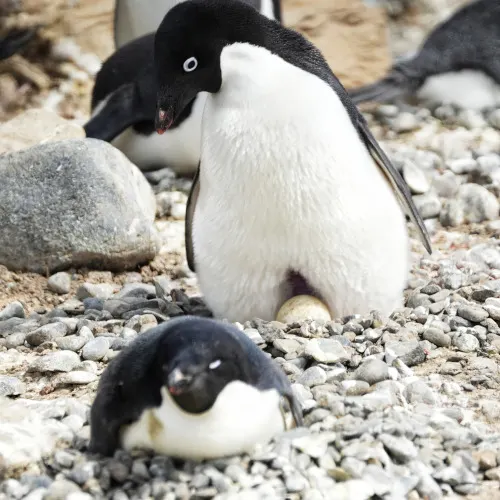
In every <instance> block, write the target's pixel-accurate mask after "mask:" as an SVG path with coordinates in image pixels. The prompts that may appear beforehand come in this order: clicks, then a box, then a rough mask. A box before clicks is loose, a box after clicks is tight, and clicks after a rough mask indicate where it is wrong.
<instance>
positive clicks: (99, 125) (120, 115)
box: [83, 82, 154, 142]
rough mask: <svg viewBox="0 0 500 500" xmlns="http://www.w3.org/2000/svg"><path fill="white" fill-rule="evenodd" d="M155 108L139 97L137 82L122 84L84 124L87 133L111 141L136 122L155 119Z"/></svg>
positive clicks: (88, 135)
mask: <svg viewBox="0 0 500 500" xmlns="http://www.w3.org/2000/svg"><path fill="white" fill-rule="evenodd" d="M153 117H154V109H149V106H144V104H143V102H142V101H141V100H140V99H139V98H138V91H137V84H136V82H130V83H126V84H124V85H122V86H121V87H120V88H118V89H117V90H115V91H114V92H113V93H112V94H111V95H110V96H108V97H107V98H106V102H105V104H104V106H103V107H102V108H101V109H100V110H99V111H98V112H97V113H95V115H94V116H92V118H90V120H89V121H88V122H87V123H86V124H85V125H84V127H83V128H84V130H85V134H86V136H87V137H91V138H93V139H101V140H102V141H107V142H110V141H112V140H113V139H114V138H115V137H117V136H118V135H120V134H121V133H122V132H123V131H124V130H126V129H127V128H129V127H130V126H132V125H134V124H135V123H138V122H141V121H146V120H151V121H153Z"/></svg>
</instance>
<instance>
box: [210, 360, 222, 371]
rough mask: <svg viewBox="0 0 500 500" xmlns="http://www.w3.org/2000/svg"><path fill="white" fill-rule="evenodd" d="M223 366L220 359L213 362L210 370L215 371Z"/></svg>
mask: <svg viewBox="0 0 500 500" xmlns="http://www.w3.org/2000/svg"><path fill="white" fill-rule="evenodd" d="M220 365H221V360H220V359H216V360H215V361H212V362H211V363H210V364H209V365H208V367H209V368H210V370H215V369H216V368H219V366H220Z"/></svg>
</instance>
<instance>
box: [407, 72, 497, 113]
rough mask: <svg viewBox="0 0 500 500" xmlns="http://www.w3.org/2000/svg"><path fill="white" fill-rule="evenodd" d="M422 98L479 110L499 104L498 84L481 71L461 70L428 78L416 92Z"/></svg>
mask: <svg viewBox="0 0 500 500" xmlns="http://www.w3.org/2000/svg"><path fill="white" fill-rule="evenodd" d="M417 97H418V98H419V99H422V100H426V101H430V102H434V103H443V104H453V105H455V106H458V107H460V108H464V109H475V110H481V109H484V108H489V107H495V106H497V105H498V104H500V85H498V84H497V83H496V82H495V80H493V78H491V77H490V76H488V75H486V74H485V73H483V72H482V71H476V70H462V71H457V72H450V73H442V74H440V75H435V76H432V77H430V78H428V79H427V80H426V81H425V83H424V84H423V85H422V87H421V88H420V89H419V91H418V92H417Z"/></svg>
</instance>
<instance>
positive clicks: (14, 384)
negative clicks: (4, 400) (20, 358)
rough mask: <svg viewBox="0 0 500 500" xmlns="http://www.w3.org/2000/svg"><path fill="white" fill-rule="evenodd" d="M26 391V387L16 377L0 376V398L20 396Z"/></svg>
mask: <svg viewBox="0 0 500 500" xmlns="http://www.w3.org/2000/svg"><path fill="white" fill-rule="evenodd" d="M25 390H26V386H25V384H24V383H23V382H21V381H20V380H19V379H18V378H17V377H9V376H8V375H0V397H5V396H20V395H21V394H23V393H24V391H25Z"/></svg>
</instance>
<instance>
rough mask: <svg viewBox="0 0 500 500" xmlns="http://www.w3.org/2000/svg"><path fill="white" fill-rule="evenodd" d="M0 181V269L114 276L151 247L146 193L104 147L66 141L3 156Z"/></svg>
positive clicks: (121, 159) (154, 242)
mask: <svg viewBox="0 0 500 500" xmlns="http://www.w3.org/2000/svg"><path fill="white" fill-rule="evenodd" d="M26 165H29V168H26ZM0 177H1V178H2V183H1V184H0V199H1V200H2V209H3V212H4V214H8V215H7V216H5V215H4V216H3V219H2V222H3V223H2V224H1V225H0V241H2V242H3V244H2V246H1V247H0V264H3V265H5V266H6V267H7V268H9V269H12V270H25V271H33V272H39V273H42V274H43V273H46V272H47V271H49V272H51V271H58V270H63V268H69V267H81V266H85V267H105V268H106V269H108V270H110V271H121V270H124V269H127V268H133V267H135V266H136V265H137V264H140V263H144V262H147V261H149V260H150V259H152V258H153V257H154V256H155V255H156V253H157V251H158V249H159V239H158V235H157V232H156V229H155V228H154V226H153V222H154V216H155V199H154V195H153V192H152V190H151V187H150V186H149V184H148V183H147V181H146V179H145V178H144V177H143V176H142V174H141V173H140V171H139V169H137V167H135V166H134V165H132V163H130V162H129V161H128V160H127V159H126V158H125V156H124V155H123V154H122V153H121V152H119V151H118V150H116V149H115V148H113V146H111V145H110V144H108V143H105V142H103V141H99V140H95V139H85V140H69V141H62V142H57V143H47V144H42V145H40V146H35V147H33V148H30V149H28V150H25V151H20V152H17V153H13V154H9V155H4V156H2V157H0ZM27 193H29V196H27ZM20 248H22V249H23V251H22V252H20V251H19V249H20Z"/></svg>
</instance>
